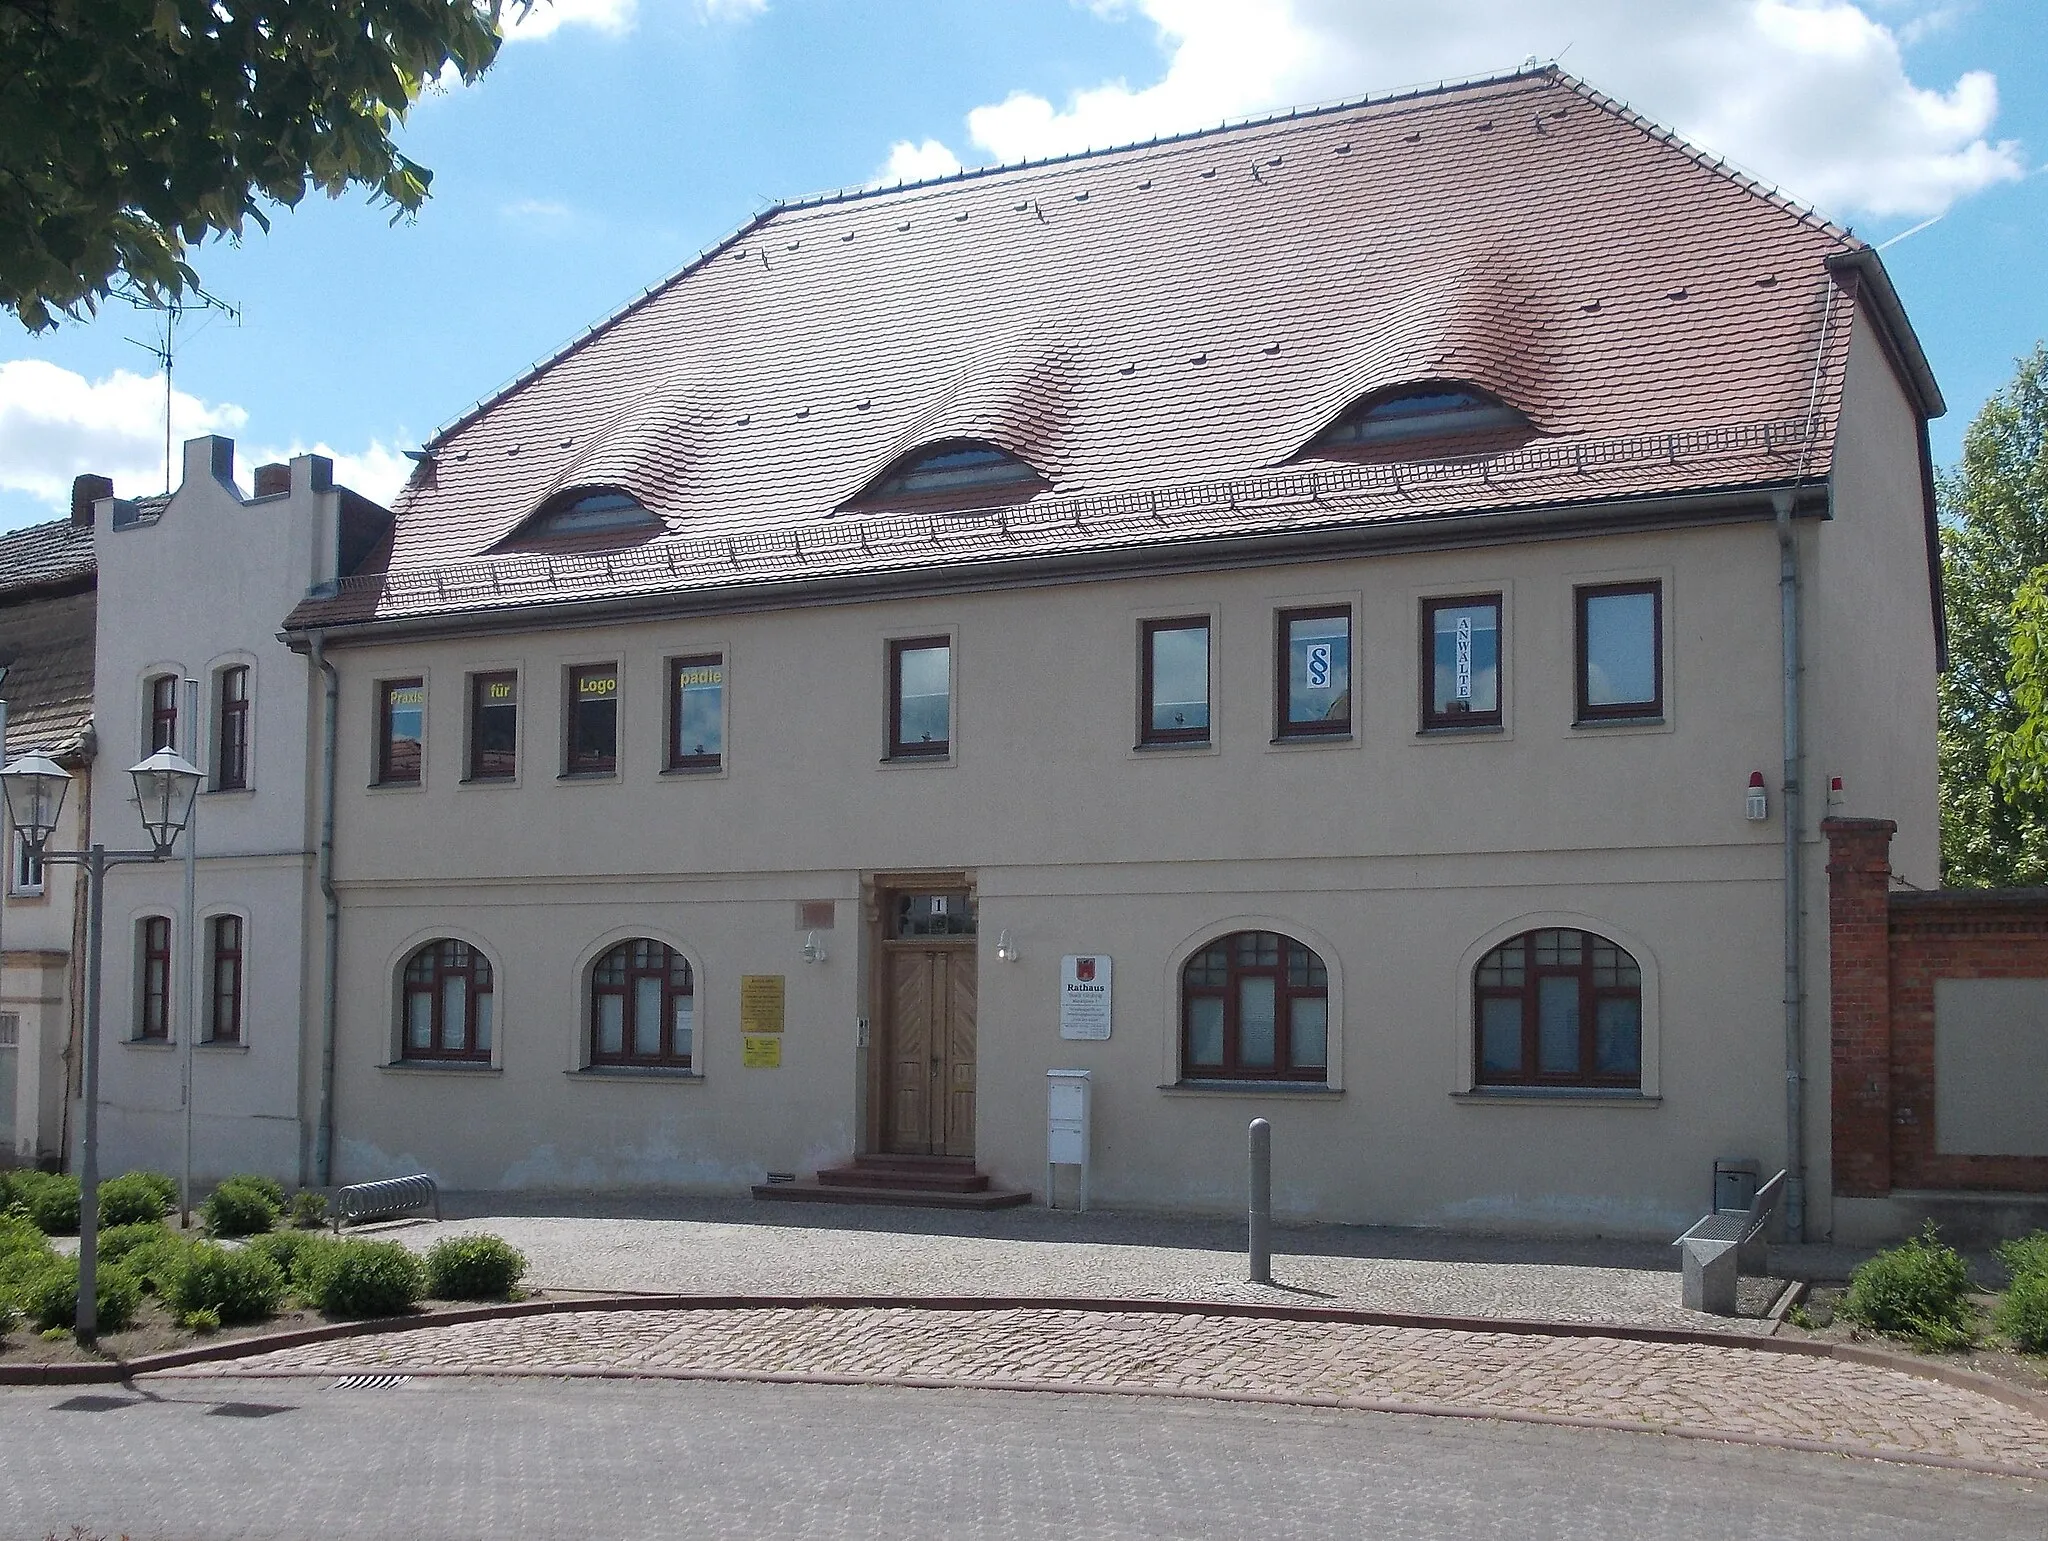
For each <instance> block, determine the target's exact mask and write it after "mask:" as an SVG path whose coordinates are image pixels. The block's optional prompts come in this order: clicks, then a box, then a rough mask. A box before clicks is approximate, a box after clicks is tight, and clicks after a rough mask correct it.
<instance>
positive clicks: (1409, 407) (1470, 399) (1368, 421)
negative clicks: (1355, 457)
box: [1309, 383, 1535, 452]
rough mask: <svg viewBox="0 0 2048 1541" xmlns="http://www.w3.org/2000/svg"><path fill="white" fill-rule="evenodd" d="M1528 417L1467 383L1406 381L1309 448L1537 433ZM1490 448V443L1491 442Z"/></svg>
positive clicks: (1364, 404) (1365, 447)
mask: <svg viewBox="0 0 2048 1541" xmlns="http://www.w3.org/2000/svg"><path fill="white" fill-rule="evenodd" d="M1534 431H1535V430H1534V425H1532V424H1531V423H1530V421H1529V419H1528V418H1526V417H1524V416H1523V415H1522V414H1521V413H1520V412H1517V411H1516V410H1515V409H1514V408H1513V407H1511V406H1509V405H1507V403H1505V402H1503V401H1498V400H1496V399H1495V398H1493V397H1492V396H1489V395H1487V394H1486V393H1485V392H1484V391H1480V390H1475V389H1473V388H1472V387H1471V386H1469V385H1454V384H1444V383H1435V384H1429V385H1415V386H1404V387H1402V388H1400V389H1399V390H1394V391H1385V392H1380V393H1378V394H1376V395H1372V396H1368V397H1366V398H1365V399H1364V400H1363V401H1361V402H1359V403H1358V404H1357V405H1356V406H1354V407H1352V408H1351V410H1350V411H1348V412H1346V413H1345V414H1344V415H1343V416H1342V417H1340V418H1338V419H1337V421H1336V422H1334V423H1332V424H1331V425H1330V426H1329V427H1328V428H1326V429H1324V430H1323V432H1322V433H1321V434H1320V435H1319V436H1318V437H1317V438H1316V441H1315V443H1314V444H1312V445H1310V446H1309V448H1310V450H1311V452H1316V451H1328V450H1370V449H1376V448H1378V447H1379V446H1381V445H1385V444H1402V443H1406V442H1408V441H1411V440H1416V439H1463V438H1472V437H1484V438H1485V439H1487V440H1488V441H1494V440H1497V439H1499V438H1501V437H1503V436H1509V435H1512V436H1514V437H1516V438H1518V439H1519V438H1526V437H1527V436H1529V435H1530V434H1532V433H1533V432H1534ZM1488 447H1489V448H1490V447H1492V444H1491V442H1489V445H1488Z"/></svg>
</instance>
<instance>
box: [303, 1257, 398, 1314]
mask: <svg viewBox="0 0 2048 1541" xmlns="http://www.w3.org/2000/svg"><path fill="white" fill-rule="evenodd" d="M293 1282H294V1283H295V1284H296V1285H297V1287H298V1290H299V1293H300V1294H301V1295H302V1296H304V1297H305V1300H306V1303H307V1304H308V1305H310V1306H312V1307H313V1308H314V1309H315V1310H317V1311H323V1312H325V1313H326V1314H327V1315H329V1316H350V1317H355V1316H395V1315H397V1314H398V1313H399V1312H401V1311H404V1310H406V1309H407V1308H408V1307H410V1306H411V1305H412V1303H413V1302H414V1301H416V1300H418V1299H419V1298H420V1296H421V1295H423V1294H425V1293H426V1288H427V1270H426V1268H425V1267H424V1265H422V1264H421V1262H420V1260H419V1259H418V1258H417V1257H415V1256H414V1255H413V1254H412V1253H411V1252H409V1251H407V1250H406V1249H405V1248H404V1247H402V1246H400V1245H399V1244H398V1243H397V1242H395V1241H324V1242H321V1243H319V1244H318V1245H315V1246H311V1247H308V1248H306V1249H305V1250H304V1251H302V1252H301V1253H300V1254H299V1261H298V1266H297V1268H296V1269H295V1270H294V1274H293Z"/></svg>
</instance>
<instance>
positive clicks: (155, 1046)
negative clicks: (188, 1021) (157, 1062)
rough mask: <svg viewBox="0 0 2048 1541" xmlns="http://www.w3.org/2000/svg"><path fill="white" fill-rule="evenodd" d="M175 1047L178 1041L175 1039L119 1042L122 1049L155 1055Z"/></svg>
mask: <svg viewBox="0 0 2048 1541" xmlns="http://www.w3.org/2000/svg"><path fill="white" fill-rule="evenodd" d="M177 1046H178V1040H177V1039H175V1038H123V1039H122V1040H121V1047H122V1048H124V1049H145V1050H150V1051H153V1052H156V1053H162V1052H163V1051H164V1050H165V1049H175V1048H176V1047H177Z"/></svg>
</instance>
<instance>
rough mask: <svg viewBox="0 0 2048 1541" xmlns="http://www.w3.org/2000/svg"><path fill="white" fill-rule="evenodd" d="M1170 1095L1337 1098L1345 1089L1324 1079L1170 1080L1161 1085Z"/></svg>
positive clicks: (1160, 1089)
mask: <svg viewBox="0 0 2048 1541" xmlns="http://www.w3.org/2000/svg"><path fill="white" fill-rule="evenodd" d="M1158 1089H1159V1091H1161V1092H1162V1093H1164V1094H1165V1095H1166V1096H1168V1097H1268V1096H1279V1097H1317V1098H1325V1099H1330V1100H1334V1099H1336V1098H1338V1097H1341V1096H1343V1095H1344V1088H1343V1087H1341V1086H1331V1085H1329V1084H1328V1083H1326V1082H1321V1081H1170V1082H1168V1083H1167V1084H1165V1085H1163V1086H1161V1087H1159V1088H1158Z"/></svg>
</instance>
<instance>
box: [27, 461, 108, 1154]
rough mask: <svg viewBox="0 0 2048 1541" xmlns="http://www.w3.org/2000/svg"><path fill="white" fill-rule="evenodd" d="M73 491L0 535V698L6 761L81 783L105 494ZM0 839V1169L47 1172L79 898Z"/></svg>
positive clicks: (68, 1018) (55, 1130)
mask: <svg viewBox="0 0 2048 1541" xmlns="http://www.w3.org/2000/svg"><path fill="white" fill-rule="evenodd" d="M81 482H82V486H81V487H80V489H78V490H77V491H76V492H75V493H74V496H73V500H72V515H71V517H70V518H68V519H59V520H55V521H53V522H52V523H49V524H38V525H32V526H30V527H29V528H27V529H22V530H13V531H10V532H8V533H7V534H5V535H0V668H4V670H5V674H4V675H0V701H5V702H6V704H7V715H6V737H5V748H6V750H7V753H8V755H9V757H12V756H14V755H17V754H22V753H26V752H29V751H36V750H39V751H41V752H42V753H44V754H46V755H49V756H50V757H51V758H52V759H54V760H56V761H57V762H58V764H60V765H62V766H63V767H64V768H65V769H66V770H68V771H70V772H71V774H72V775H73V776H76V777H77V778H78V779H79V781H80V782H81V783H82V784H85V785H90V783H91V777H92V767H93V759H94V755H95V752H96V746H95V742H94V734H93V726H92V687H93V609H94V604H93V598H94V596H93V552H92V498H93V497H94V496H95V495H98V494H99V493H101V492H103V491H105V490H110V489H108V488H107V484H105V483H104V482H102V481H100V479H98V478H95V477H87V478H82V479H81ZM85 803H86V799H85V798H83V797H80V798H78V799H77V800H75V801H73V802H71V803H69V804H68V805H67V807H66V808H65V811H64V817H63V822H62V824H61V825H60V826H59V828H58V830H57V833H56V836H55V839H56V843H57V845H58V846H59V847H60V848H69V847H73V846H76V845H79V844H81V843H83V842H84V840H85V839H86V838H87V820H86V814H85ZM0 819H4V814H0ZM0 838H4V851H5V860H6V864H7V871H6V877H5V880H4V883H0V1164H12V1165H19V1166H35V1165H44V1164H54V1163H56V1162H57V1161H59V1160H60V1159H61V1156H62V1153H63V1150H64V1148H65V1132H66V1129H67V1114H68V1111H69V1102H70V1098H69V1096H68V1095H67V1090H66V1087H67V1076H68V1074H69V1073H70V1067H71V1066H72V1065H73V1064H74V1063H75V1058H74V1056H73V1055H72V1053H71V1046H72V1045H73V1044H75V1043H76V1042H78V1041H79V1040H78V1029H79V1027H80V1025H81V1018H80V997H79V993H78V990H77V988H76V975H75V972H74V969H73V967H72V959H73V958H74V956H76V954H77V953H78V952H79V951H80V949H81V948H82V945H83V943H82V938H83V935H84V926H85V914H84V906H83V902H82V901H83V897H84V895H83V890H82V889H81V888H80V886H79V885H78V884H77V883H76V882H75V875H76V870H77V869H75V868H73V867H69V866H65V865H63V864H62V863H58V862H50V863H47V864H46V863H44V862H40V861H37V860H36V859H35V858H34V856H33V855H32V854H31V853H30V852H29V850H28V849H27V848H26V847H25V846H24V845H23V843H22V842H21V841H20V840H19V839H17V838H16V837H15V834H14V831H13V830H12V829H11V828H8V829H4V830H0Z"/></svg>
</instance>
